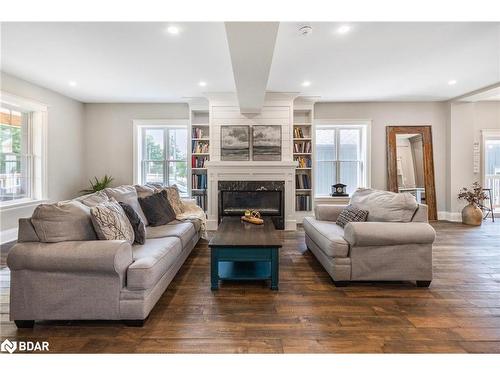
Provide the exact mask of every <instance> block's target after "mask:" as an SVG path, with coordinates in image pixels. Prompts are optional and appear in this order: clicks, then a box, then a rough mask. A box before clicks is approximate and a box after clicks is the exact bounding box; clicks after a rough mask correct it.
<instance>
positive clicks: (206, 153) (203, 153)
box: [191, 152, 210, 156]
mask: <svg viewBox="0 0 500 375" xmlns="http://www.w3.org/2000/svg"><path fill="white" fill-rule="evenodd" d="M191 155H193V156H203V155H210V153H209V152H198V153H196V152H193V153H191Z"/></svg>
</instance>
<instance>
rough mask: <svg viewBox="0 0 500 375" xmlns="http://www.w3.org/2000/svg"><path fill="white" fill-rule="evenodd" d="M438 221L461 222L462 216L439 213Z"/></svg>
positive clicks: (457, 213)
mask: <svg viewBox="0 0 500 375" xmlns="http://www.w3.org/2000/svg"><path fill="white" fill-rule="evenodd" d="M438 220H444V221H453V222H461V221H462V214H461V213H460V212H448V211H439V212H438Z"/></svg>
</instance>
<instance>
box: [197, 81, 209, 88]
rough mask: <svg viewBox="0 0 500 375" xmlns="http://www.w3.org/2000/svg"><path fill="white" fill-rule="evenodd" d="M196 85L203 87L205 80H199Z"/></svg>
mask: <svg viewBox="0 0 500 375" xmlns="http://www.w3.org/2000/svg"><path fill="white" fill-rule="evenodd" d="M198 85H200V86H201V87H205V86H206V85H207V83H206V82H205V81H200V82H198Z"/></svg>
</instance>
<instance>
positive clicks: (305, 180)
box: [295, 173, 311, 189]
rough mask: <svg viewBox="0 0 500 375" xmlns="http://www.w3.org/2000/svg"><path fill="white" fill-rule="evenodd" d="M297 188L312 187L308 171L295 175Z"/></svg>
mask: <svg viewBox="0 0 500 375" xmlns="http://www.w3.org/2000/svg"><path fill="white" fill-rule="evenodd" d="M295 188H296V189H310V188H311V178H310V176H309V175H308V174H306V173H301V174H297V175H295Z"/></svg>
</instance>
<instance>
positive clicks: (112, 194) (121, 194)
mask: <svg viewBox="0 0 500 375" xmlns="http://www.w3.org/2000/svg"><path fill="white" fill-rule="evenodd" d="M104 192H105V193H106V195H107V196H108V197H109V198H115V199H116V200H117V201H118V202H124V203H127V204H129V205H130V206H132V208H133V209H134V210H135V212H137V214H138V215H139V216H140V217H141V219H142V221H143V222H144V225H148V219H147V218H146V215H144V212H143V211H142V208H141V205H140V204H139V200H138V199H137V191H136V190H135V187H134V186H132V185H123V186H119V187H116V188H106V189H104Z"/></svg>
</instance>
